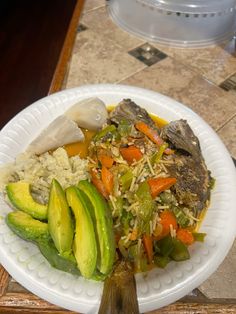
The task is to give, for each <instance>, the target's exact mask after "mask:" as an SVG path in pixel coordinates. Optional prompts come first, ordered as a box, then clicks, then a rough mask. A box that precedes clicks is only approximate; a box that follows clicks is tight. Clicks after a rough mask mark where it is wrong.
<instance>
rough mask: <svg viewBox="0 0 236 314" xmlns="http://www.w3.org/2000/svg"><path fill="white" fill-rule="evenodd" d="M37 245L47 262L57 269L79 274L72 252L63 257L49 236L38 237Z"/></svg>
mask: <svg viewBox="0 0 236 314" xmlns="http://www.w3.org/2000/svg"><path fill="white" fill-rule="evenodd" d="M37 244H38V247H39V250H40V252H41V253H42V254H43V256H44V257H45V258H46V259H47V261H48V262H49V264H50V265H51V266H52V267H54V268H56V269H59V270H62V271H65V272H67V273H70V274H72V275H77V276H80V275H81V274H80V271H79V269H78V267H77V263H76V259H75V257H74V255H73V254H71V255H70V256H68V257H67V258H64V257H63V256H61V255H60V254H59V253H58V251H57V249H56V247H55V244H54V243H53V240H52V239H51V238H49V239H39V241H38V243H37Z"/></svg>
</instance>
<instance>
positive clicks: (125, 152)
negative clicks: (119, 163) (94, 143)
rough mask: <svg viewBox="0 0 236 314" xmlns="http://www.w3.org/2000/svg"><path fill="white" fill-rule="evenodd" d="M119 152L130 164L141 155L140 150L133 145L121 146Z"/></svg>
mask: <svg viewBox="0 0 236 314" xmlns="http://www.w3.org/2000/svg"><path fill="white" fill-rule="evenodd" d="M120 153H121V155H122V157H123V158H124V159H125V160H126V161H127V162H128V163H129V164H132V163H133V162H134V161H139V160H140V159H141V158H142V157H143V154H142V152H141V150H140V149H139V148H138V147H136V146H134V145H132V146H129V147H121V148H120Z"/></svg>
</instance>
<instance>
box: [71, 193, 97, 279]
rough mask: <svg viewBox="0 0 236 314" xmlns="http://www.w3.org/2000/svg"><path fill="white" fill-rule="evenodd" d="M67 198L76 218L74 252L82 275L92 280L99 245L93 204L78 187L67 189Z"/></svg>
mask: <svg viewBox="0 0 236 314" xmlns="http://www.w3.org/2000/svg"><path fill="white" fill-rule="evenodd" d="M66 198H67V201H68V204H69V206H70V207H71V209H72V211H73V213H74V216H75V237H74V243H73V251H74V254H75V258H76V260H77V264H78V267H79V270H80V272H81V274H82V275H83V276H84V277H85V278H91V277H92V275H93V273H94V271H95V268H96V264H97V243H96V237H95V231H94V226H93V221H92V217H91V210H92V209H91V208H90V207H91V204H90V202H89V200H88V199H87V197H86V195H84V193H83V192H82V191H80V190H79V189H77V188H76V187H69V188H67V189H66Z"/></svg>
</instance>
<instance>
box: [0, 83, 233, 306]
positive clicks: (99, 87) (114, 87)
mask: <svg viewBox="0 0 236 314" xmlns="http://www.w3.org/2000/svg"><path fill="white" fill-rule="evenodd" d="M106 90H109V93H110V94H111V93H114V94H116V93H117V92H118V91H119V92H120V93H121V94H122V93H123V92H127V93H128V94H129V93H130V94H132V93H136V92H137V93H141V94H142V93H144V94H145V95H146V96H145V97H144V98H149V97H150V98H152V97H153V98H159V101H161V100H163V101H164V100H165V101H168V102H171V103H172V104H173V106H174V107H175V106H177V107H178V108H181V109H182V110H183V111H185V112H186V113H188V114H190V115H191V116H194V118H196V119H197V120H198V121H199V122H201V123H203V126H204V127H205V128H206V129H207V131H208V132H210V135H211V136H213V138H214V140H215V141H216V142H217V145H219V146H220V147H221V148H222V150H223V155H224V157H225V158H226V160H227V164H228V168H229V169H231V170H232V182H233V181H234V186H235V187H236V171H235V167H234V164H233V161H232V159H231V157H230V154H229V152H228V150H227V149H226V147H225V145H224V143H223V142H222V141H221V140H220V138H219V136H218V135H217V134H216V133H215V131H214V130H213V129H212V128H211V127H210V126H209V125H208V124H207V122H205V121H204V120H203V119H202V118H201V117H200V116H199V115H198V114H196V113H195V112H194V111H193V110H192V109H190V108H188V107H186V106H185V105H183V104H182V103H180V102H178V101H176V100H174V99H172V98H170V97H168V96H165V95H162V94H160V93H158V92H155V91H151V90H148V89H144V88H140V87H134V86H130V85H121V84H91V85H83V86H80V87H75V88H72V89H66V90H62V91H60V92H57V93H54V94H51V95H49V96H46V97H44V98H42V99H39V100H38V101H36V102H34V103H33V104H31V105H29V106H28V107H26V108H25V109H23V110H22V111H20V112H19V113H18V114H17V115H16V116H14V117H13V118H12V119H11V120H10V121H9V122H8V123H7V124H6V125H5V126H4V127H3V128H2V130H1V131H0V143H1V138H2V137H3V136H4V135H5V134H7V132H8V131H9V129H11V127H12V125H14V123H15V122H17V120H18V119H19V118H20V117H21V116H22V114H24V113H26V112H28V111H29V110H30V109H32V108H34V107H35V108H37V106H38V105H39V104H41V103H42V102H43V101H45V100H54V99H55V97H59V98H60V97H63V95H67V96H68V95H69V94H70V93H77V94H79V93H81V94H82V97H81V98H85V96H84V95H85V94H84V93H83V91H86V92H88V91H89V92H90V93H93V92H95V93H97V92H101V93H106ZM139 96H140V95H139ZM98 97H99V96H98ZM140 97H141V96H140ZM230 162H231V163H232V164H231V163H230ZM234 201H235V204H236V196H234ZM232 224H233V223H232ZM234 225H235V226H236V223H234ZM234 238H235V234H234V235H233V233H232V232H231V233H230V234H229V235H228V238H227V239H228V240H227V243H226V245H225V246H224V254H218V260H217V263H216V264H215V267H212V268H211V269H210V271H208V275H207V278H208V277H209V276H210V275H211V274H212V273H213V272H214V271H215V270H216V269H217V268H218V267H219V265H220V264H221V263H222V261H223V260H224V258H225V257H226V255H227V254H226V252H227V253H228V251H229V249H230V247H231V246H232V244H233V241H234ZM0 252H2V248H0ZM3 256H4V254H1V256H0V261H1V263H2V265H3V266H4V267H5V268H6V269H7V271H9V273H10V274H11V276H12V277H13V278H16V279H17V281H18V282H20V283H21V282H22V283H21V284H22V285H23V286H25V287H26V288H28V289H29V290H30V291H32V292H33V293H35V294H36V295H38V296H39V297H41V298H43V299H45V300H47V301H49V302H51V303H54V304H57V305H59V306H62V307H65V304H64V302H63V300H59V301H58V299H57V297H56V294H53V292H52V291H50V295H51V296H52V298H55V299H56V302H54V301H52V299H51V297H50V296H49V297H48V296H45V292H44V290H43V289H41V286H40V287H39V286H38V287H32V284H34V280H33V281H32V280H30V279H31V277H30V278H24V274H25V273H24V272H22V270H21V273H22V274H23V279H22V278H20V280H19V277H21V276H18V274H16V276H14V275H15V270H14V265H12V261H11V263H8V261H7V257H5V258H6V260H3V258H2V257H3ZM205 268H206V267H205ZM205 272H206V271H204V272H201V273H200V274H199V276H198V278H197V279H196V278H195V280H193V281H192V283H191V284H188V286H187V287H183V286H181V285H180V287H178V289H176V291H173V292H172V293H171V297H173V301H171V302H174V301H176V300H177V299H179V298H180V297H179V295H180V292H181V294H182V296H183V295H185V294H186V293H188V292H190V291H191V290H192V289H194V288H196V287H197V286H199V284H201V283H202V282H203V281H204V280H205V279H206V278H205V277H206V275H205ZM12 274H13V275H12ZM182 285H183V284H182ZM40 289H41V290H40ZM39 290H40V291H39ZM165 300H166V297H165V296H164V297H163V300H162V299H159V300H158V302H159V304H158V305H157V301H156V300H155V299H154V298H146V301H145V300H142V304H141V305H142V307H143V308H145V311H149V310H153V309H154V308H155V309H156V308H159V307H162V306H165V305H167V304H169V303H170V302H165ZM71 301H72V300H70V302H71ZM88 303H91V300H88V301H87V304H85V303H83V304H80V311H85V312H86V311H87V305H88ZM75 305H76V304H75ZM66 308H68V309H70V310H75V307H74V305H73V307H68V306H66Z"/></svg>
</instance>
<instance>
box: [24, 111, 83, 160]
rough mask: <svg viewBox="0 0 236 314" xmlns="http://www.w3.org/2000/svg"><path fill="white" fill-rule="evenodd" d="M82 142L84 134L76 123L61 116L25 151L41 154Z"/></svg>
mask: <svg viewBox="0 0 236 314" xmlns="http://www.w3.org/2000/svg"><path fill="white" fill-rule="evenodd" d="M82 141H84V134H83V132H82V131H81V129H80V128H79V127H78V125H77V124H76V122H74V121H72V120H71V119H69V118H68V117H66V116H64V115H61V116H59V117H58V118H56V119H55V120H53V121H52V122H51V123H50V124H49V126H48V127H47V128H46V129H44V130H43V131H42V132H41V133H40V135H39V136H38V137H37V138H36V139H35V140H34V141H33V142H32V143H31V144H30V145H29V146H28V149H27V151H28V152H31V153H35V154H42V153H44V152H46V151H49V150H52V149H55V148H58V147H60V146H63V145H66V144H69V143H74V142H82Z"/></svg>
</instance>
